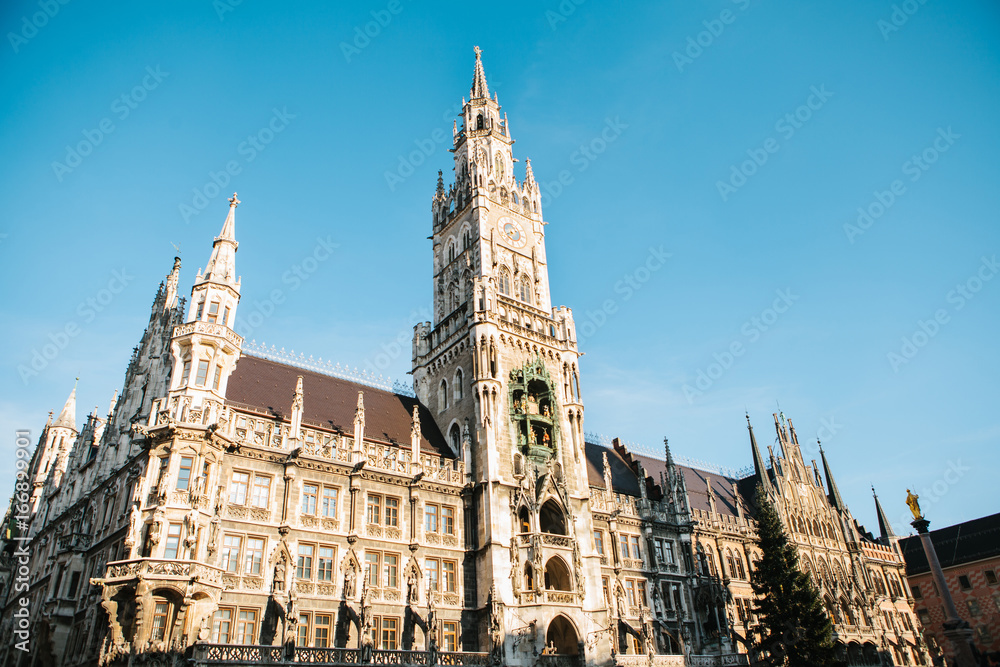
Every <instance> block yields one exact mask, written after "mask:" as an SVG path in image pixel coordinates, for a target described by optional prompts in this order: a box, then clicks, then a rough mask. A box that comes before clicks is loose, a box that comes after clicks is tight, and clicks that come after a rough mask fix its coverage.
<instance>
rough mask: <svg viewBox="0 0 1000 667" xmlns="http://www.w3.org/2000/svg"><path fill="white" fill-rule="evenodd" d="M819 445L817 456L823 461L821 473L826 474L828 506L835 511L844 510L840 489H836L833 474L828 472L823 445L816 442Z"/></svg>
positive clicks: (828, 466)
mask: <svg viewBox="0 0 1000 667" xmlns="http://www.w3.org/2000/svg"><path fill="white" fill-rule="evenodd" d="M816 444H817V445H819V456H820V458H821V459H822V460H823V472H824V473H826V487H827V496H828V497H829V498H830V504H831V505H832V506H833V508H834V509H836V510H841V511H843V510H845V509H847V505H845V504H844V499H843V498H841V497H840V489H838V488H837V483H836V482H835V481H833V473H832V472H831V471H830V464H829V463H828V462H827V460H826V452H824V451H823V445H822V444H821V443H820V441H819V440H817V441H816Z"/></svg>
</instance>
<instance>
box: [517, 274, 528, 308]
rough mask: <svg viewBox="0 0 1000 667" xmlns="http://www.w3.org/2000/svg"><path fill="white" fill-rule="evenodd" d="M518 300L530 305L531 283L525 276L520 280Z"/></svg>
mask: <svg viewBox="0 0 1000 667" xmlns="http://www.w3.org/2000/svg"><path fill="white" fill-rule="evenodd" d="M517 296H518V298H519V299H521V301H523V302H525V303H531V281H530V280H529V279H528V277H527V276H524V277H522V278H521V285H520V289H519V293H518V295H517Z"/></svg>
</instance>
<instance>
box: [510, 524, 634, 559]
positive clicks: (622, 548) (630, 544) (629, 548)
mask: <svg viewBox="0 0 1000 667" xmlns="http://www.w3.org/2000/svg"><path fill="white" fill-rule="evenodd" d="M522 532H525V531H524V529H523V528H522ZM640 543H641V542H640V539H639V536H638V535H628V534H626V533H619V534H618V546H619V553H620V555H621V557H622V558H635V559H642V551H641V548H640V546H639V545H640ZM594 549H595V550H596V551H597V553H599V554H600V555H602V556H606V555H607V553H606V552H605V551H604V531H603V530H595V531H594ZM629 554H632V555H629Z"/></svg>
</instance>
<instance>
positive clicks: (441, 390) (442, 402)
mask: <svg viewBox="0 0 1000 667" xmlns="http://www.w3.org/2000/svg"><path fill="white" fill-rule="evenodd" d="M447 407H448V381H447V380H441V386H440V387H438V410H439V411H440V410H444V409H446V408H447Z"/></svg>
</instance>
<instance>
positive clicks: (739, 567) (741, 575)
mask: <svg viewBox="0 0 1000 667" xmlns="http://www.w3.org/2000/svg"><path fill="white" fill-rule="evenodd" d="M733 557H734V558H735V559H736V572H737V573H738V575H737V577H736V578H737V579H746V578H747V572H746V568H744V566H743V556H742V555H741V554H740V550H739V549H737V550H736V551H734V552H733Z"/></svg>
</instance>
